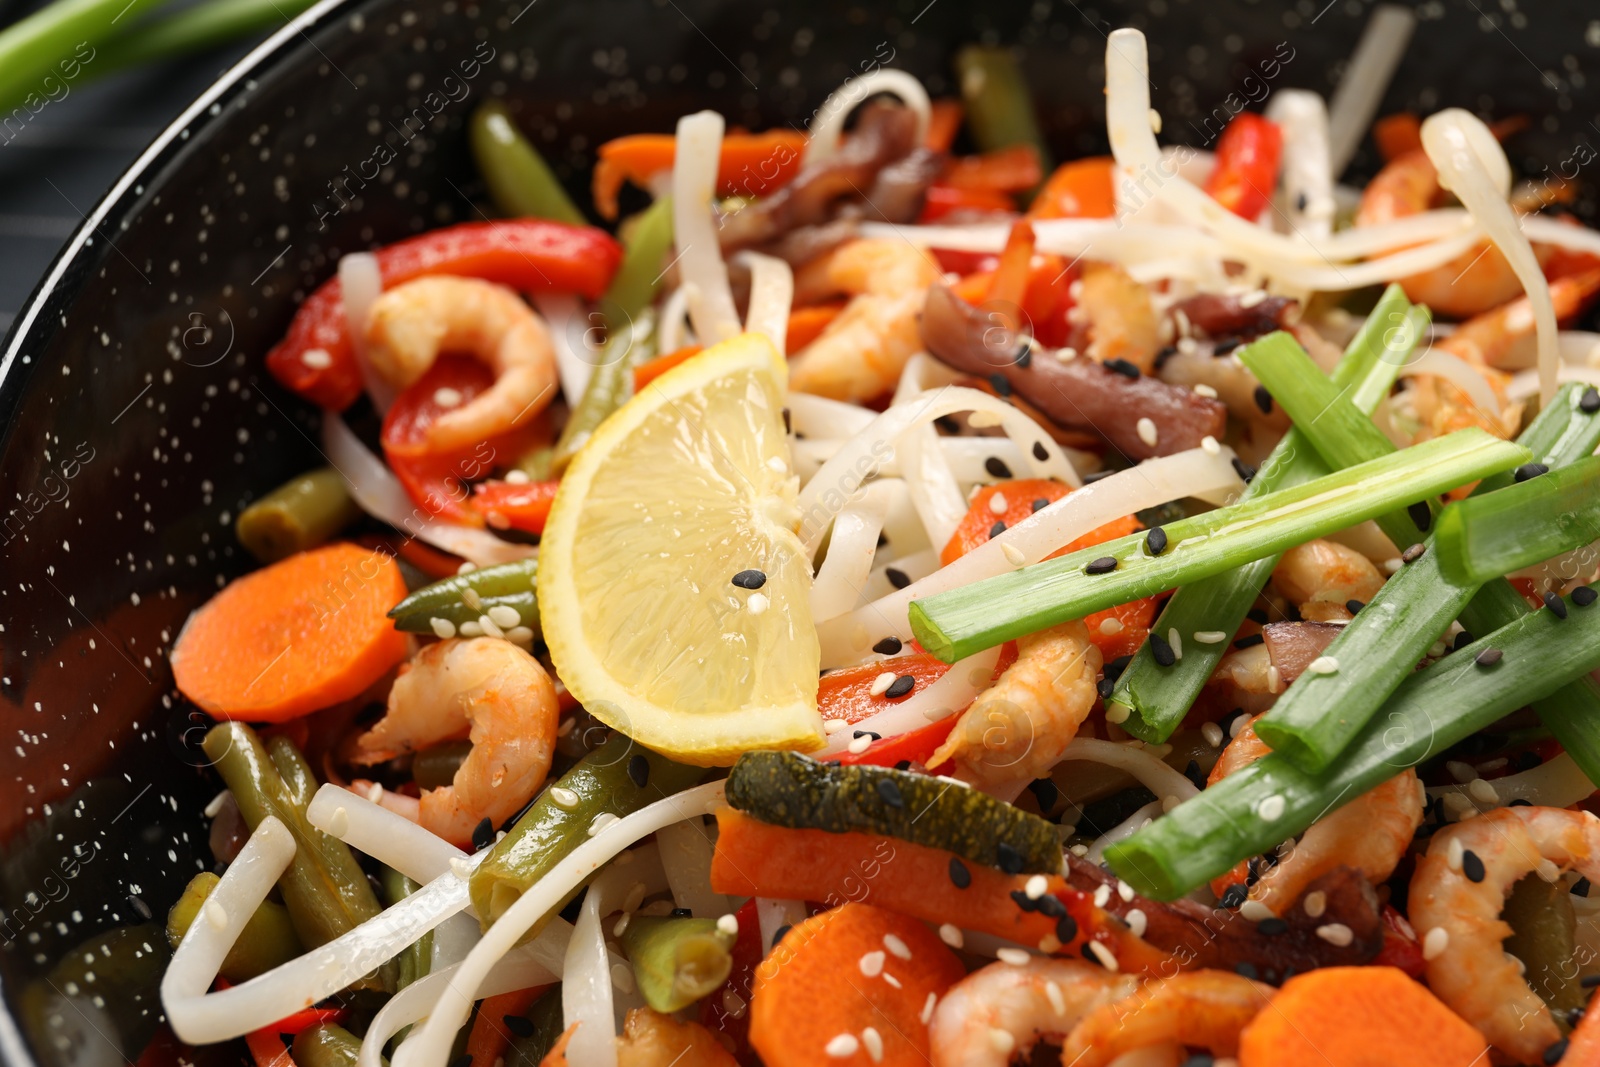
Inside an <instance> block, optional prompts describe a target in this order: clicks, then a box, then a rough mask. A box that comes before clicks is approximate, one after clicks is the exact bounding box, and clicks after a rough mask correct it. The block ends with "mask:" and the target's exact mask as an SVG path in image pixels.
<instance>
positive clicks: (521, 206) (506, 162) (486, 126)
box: [470, 100, 589, 226]
mask: <svg viewBox="0 0 1600 1067" xmlns="http://www.w3.org/2000/svg"><path fill="white" fill-rule="evenodd" d="M470 140H471V143H472V158H473V159H474V160H475V161H476V162H477V164H478V173H480V174H482V175H483V180H484V182H485V184H487V185H488V186H489V195H490V197H492V198H493V199H494V205H495V207H497V208H499V209H500V210H501V211H502V212H504V213H505V214H507V215H510V216H513V217H518V216H521V217H526V218H534V219H555V220H556V221H557V222H567V223H571V224H572V225H574V226H583V225H586V224H587V223H588V221H589V220H588V219H585V218H584V217H583V212H581V211H579V210H578V206H577V205H576V204H574V203H573V202H572V198H571V197H569V196H568V195H567V191H566V190H565V189H563V188H562V187H561V182H560V180H559V179H557V178H556V176H555V172H554V171H552V170H551V169H550V164H548V163H546V162H545V159H544V156H542V155H540V154H539V150H538V149H537V148H535V147H533V142H531V141H529V140H528V139H527V138H526V137H524V136H522V131H520V130H518V129H517V124H516V123H515V122H514V121H512V118H511V109H510V108H508V107H507V106H506V104H505V102H504V101H502V100H486V101H484V102H483V103H482V104H480V105H479V106H478V110H477V111H475V112H473V114H472V132H471V137H470Z"/></svg>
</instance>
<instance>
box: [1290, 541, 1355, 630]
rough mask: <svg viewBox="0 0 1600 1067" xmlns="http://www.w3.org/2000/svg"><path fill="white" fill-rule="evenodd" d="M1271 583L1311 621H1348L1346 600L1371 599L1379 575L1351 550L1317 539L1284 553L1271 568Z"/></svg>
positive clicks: (1348, 613) (1348, 612)
mask: <svg viewBox="0 0 1600 1067" xmlns="http://www.w3.org/2000/svg"><path fill="white" fill-rule="evenodd" d="M1272 584H1273V585H1275V586H1277V588H1278V592H1280V593H1282V594H1283V595H1284V596H1286V597H1288V598H1289V600H1290V601H1292V602H1293V603H1294V604H1295V605H1296V606H1298V607H1299V609H1300V617H1301V618H1303V619H1308V620H1310V621H1312V622H1348V621H1349V619H1350V611H1349V609H1348V608H1346V607H1345V603H1346V601H1350V600H1359V601H1361V602H1362V603H1363V604H1365V603H1366V602H1367V601H1369V600H1371V599H1372V598H1373V596H1374V594H1376V593H1377V592H1378V590H1379V589H1380V588H1382V587H1383V575H1381V574H1379V573H1378V568H1376V567H1374V566H1373V565H1372V561H1371V560H1369V559H1367V557H1366V556H1363V555H1362V554H1361V553H1359V552H1357V551H1356V550H1355V549H1353V548H1346V547H1345V546H1344V545H1341V544H1338V543H1337V542H1334V541H1324V540H1322V539H1321V538H1317V539H1316V540H1313V541H1307V542H1306V543H1305V544H1303V545H1296V546H1295V547H1294V548H1291V549H1289V551H1287V552H1285V553H1284V554H1283V556H1282V557H1280V558H1279V560H1278V565H1277V566H1276V567H1274V568H1273V569H1272Z"/></svg>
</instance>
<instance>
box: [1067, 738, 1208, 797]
mask: <svg viewBox="0 0 1600 1067" xmlns="http://www.w3.org/2000/svg"><path fill="white" fill-rule="evenodd" d="M1069 760H1082V761H1084V762H1087V763H1103V764H1105V765H1106V766H1108V767H1116V768H1117V769H1118V770H1123V771H1127V772H1128V773H1129V774H1131V775H1133V776H1134V777H1135V778H1137V779H1138V780H1139V782H1140V784H1141V785H1143V786H1144V787H1145V788H1146V789H1148V790H1150V792H1152V793H1154V794H1155V795H1156V801H1157V803H1158V804H1159V803H1160V802H1162V801H1164V800H1166V798H1167V797H1177V798H1178V799H1179V800H1188V799H1189V798H1190V797H1192V796H1195V795H1196V794H1198V793H1199V792H1200V790H1199V789H1197V788H1196V787H1195V784H1194V783H1193V782H1191V781H1189V779H1188V778H1187V777H1186V776H1184V775H1183V774H1182V773H1180V772H1178V771H1175V770H1173V769H1172V767H1171V766H1169V765H1168V764H1167V763H1166V761H1164V760H1162V759H1159V758H1157V757H1156V756H1155V755H1154V754H1152V753H1151V752H1150V750H1149V749H1147V748H1145V747H1144V746H1142V745H1130V744H1127V743H1119V742H1116V741H1101V740H1100V739H1098V738H1094V737H1075V738H1073V739H1072V743H1071V744H1069V745H1067V750H1066V751H1065V752H1064V753H1062V755H1061V762H1062V763H1066V762H1067V761H1069Z"/></svg>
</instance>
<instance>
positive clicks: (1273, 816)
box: [1256, 793, 1287, 822]
mask: <svg viewBox="0 0 1600 1067" xmlns="http://www.w3.org/2000/svg"><path fill="white" fill-rule="evenodd" d="M1286 806H1287V803H1286V802H1285V801H1284V799H1283V797H1282V796H1281V795H1280V794H1277V793H1274V794H1273V795H1272V796H1270V797H1268V798H1267V799H1265V800H1263V801H1262V802H1261V803H1260V804H1257V805H1256V814H1257V815H1259V816H1261V818H1262V819H1264V820H1265V821H1267V822H1275V821H1277V819H1278V817H1279V816H1280V815H1282V814H1283V809H1284V808H1285V807H1286Z"/></svg>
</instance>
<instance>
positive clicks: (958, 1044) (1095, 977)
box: [928, 956, 1139, 1067]
mask: <svg viewBox="0 0 1600 1067" xmlns="http://www.w3.org/2000/svg"><path fill="white" fill-rule="evenodd" d="M1138 986H1139V979H1137V978H1135V977H1134V976H1132V975H1126V974H1112V973H1110V972H1108V971H1106V970H1103V969H1102V968H1099V967H1096V966H1095V965H1094V964H1092V963H1085V962H1083V961H1082V960H1066V959H1050V958H1047V957H1043V956H1033V957H1030V958H1029V959H1028V962H1026V963H1023V964H1015V963H991V964H989V965H988V966H987V967H984V968H981V969H979V970H976V971H973V972H972V973H971V974H969V975H967V976H966V977H965V978H963V979H962V980H961V981H959V982H957V983H956V984H955V985H953V986H951V987H950V989H949V990H948V991H947V992H946V993H945V995H944V998H943V999H942V1000H940V1001H939V1006H938V1007H937V1008H935V1009H934V1012H933V1021H932V1023H931V1024H929V1027H928V1043H929V1045H930V1047H931V1050H932V1052H933V1067H1005V1065H1006V1064H1008V1063H1010V1062H1011V1058H1012V1056H1013V1055H1018V1056H1022V1055H1026V1054H1027V1052H1028V1050H1029V1049H1031V1048H1032V1047H1033V1046H1034V1045H1035V1044H1036V1043H1037V1042H1038V1041H1039V1039H1040V1038H1041V1037H1044V1036H1046V1035H1048V1034H1057V1035H1062V1034H1066V1033H1068V1032H1069V1031H1071V1030H1072V1028H1073V1026H1074V1025H1076V1024H1077V1022H1078V1020H1079V1019H1080V1018H1082V1017H1083V1015H1084V1014H1085V1013H1086V1012H1089V1011H1093V1010H1094V1009H1095V1008H1098V1007H1099V1006H1100V1005H1102V1004H1106V1003H1109V1002H1111V1001H1113V1000H1120V999H1121V998H1123V997H1125V996H1127V995H1128V994H1130V993H1132V992H1133V991H1134V990H1135V989H1137V988H1138Z"/></svg>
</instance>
